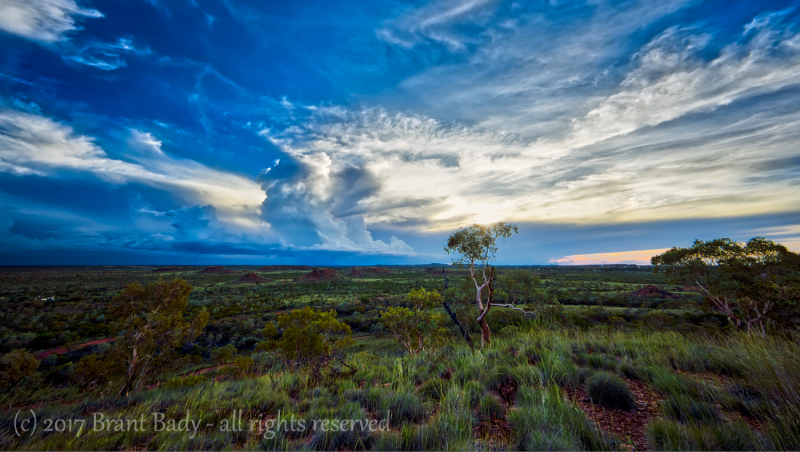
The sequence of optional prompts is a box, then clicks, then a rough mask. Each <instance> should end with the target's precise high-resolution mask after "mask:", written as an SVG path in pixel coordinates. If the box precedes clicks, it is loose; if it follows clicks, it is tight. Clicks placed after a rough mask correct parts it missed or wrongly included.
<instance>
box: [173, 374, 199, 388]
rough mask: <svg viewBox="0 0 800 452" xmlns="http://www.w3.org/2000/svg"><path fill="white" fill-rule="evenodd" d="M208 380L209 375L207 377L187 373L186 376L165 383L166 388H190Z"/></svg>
mask: <svg viewBox="0 0 800 452" xmlns="http://www.w3.org/2000/svg"><path fill="white" fill-rule="evenodd" d="M206 380H208V377H206V376H205V375H187V376H185V377H176V378H173V379H171V380H169V381H167V382H166V383H164V388H166V389H179V388H188V387H191V386H196V385H198V384H200V383H203V382H204V381H206Z"/></svg>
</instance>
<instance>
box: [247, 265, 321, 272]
mask: <svg viewBox="0 0 800 452" xmlns="http://www.w3.org/2000/svg"><path fill="white" fill-rule="evenodd" d="M313 269H314V267H309V266H308V265H268V266H266V267H261V268H259V269H258V271H260V272H280V271H292V270H313Z"/></svg>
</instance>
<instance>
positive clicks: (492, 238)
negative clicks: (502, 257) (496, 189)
mask: <svg viewBox="0 0 800 452" xmlns="http://www.w3.org/2000/svg"><path fill="white" fill-rule="evenodd" d="M512 232H513V233H517V232H519V229H518V228H517V227H516V226H515V225H513V224H506V223H503V222H499V223H494V224H492V225H490V226H481V225H479V224H473V225H472V226H468V227H466V228H462V229H459V230H457V231H456V232H453V233H452V234H450V237H448V239H447V245H446V246H445V248H444V250H445V252H447V254H456V255H458V256H459V257H458V259H456V260H455V261H454V262H456V263H460V264H465V265H470V266H474V264H475V263H476V262H482V263H487V262H488V261H490V260H493V259H494V258H495V256H496V254H497V239H498V238H503V239H506V238H509V237H511V235H512Z"/></svg>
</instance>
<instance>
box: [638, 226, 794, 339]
mask: <svg viewBox="0 0 800 452" xmlns="http://www.w3.org/2000/svg"><path fill="white" fill-rule="evenodd" d="M652 263H653V265H654V266H655V268H654V269H653V272H654V273H658V274H663V275H665V276H666V277H667V278H669V280H670V281H672V282H677V281H680V282H682V283H685V284H692V285H695V286H696V287H698V288H699V289H700V290H701V291H702V292H703V294H704V295H705V300H706V301H707V302H708V304H709V305H710V306H711V307H712V308H713V309H716V310H718V311H720V312H722V313H724V314H725V315H727V316H728V317H729V318H730V319H732V320H733V322H734V323H735V324H736V326H738V327H740V328H744V329H746V330H747V331H748V332H750V331H757V332H759V333H760V334H761V335H762V336H763V335H764V334H766V329H767V327H769V326H770V325H776V326H778V327H782V328H786V329H790V330H795V331H796V330H797V329H798V328H799V327H800V304H798V302H797V300H798V298H800V255H798V254H797V253H793V252H791V251H789V250H788V249H787V248H786V247H785V246H783V245H780V244H777V243H774V242H772V241H770V240H767V239H765V238H762V237H756V238H753V239H751V240H750V241H748V242H747V243H746V244H744V245H743V244H741V243H738V242H735V241H733V240H731V239H728V238H722V239H716V240H712V241H709V242H704V241H702V240H696V241H695V242H694V245H693V246H692V247H691V248H672V249H670V250H669V251H667V252H665V253H663V254H660V255H658V256H654V257H653V258H652Z"/></svg>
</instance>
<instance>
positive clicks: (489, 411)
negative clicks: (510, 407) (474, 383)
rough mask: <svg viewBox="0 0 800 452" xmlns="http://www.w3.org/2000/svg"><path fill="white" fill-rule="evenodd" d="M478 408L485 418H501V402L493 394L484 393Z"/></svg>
mask: <svg viewBox="0 0 800 452" xmlns="http://www.w3.org/2000/svg"><path fill="white" fill-rule="evenodd" d="M479 409H480V412H481V414H483V415H484V416H486V417H487V418H492V417H493V418H495V419H501V418H502V417H503V404H502V403H501V402H500V399H498V398H497V396H495V395H494V394H491V393H486V394H484V396H483V397H481V401H480V405H479Z"/></svg>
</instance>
